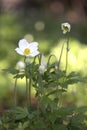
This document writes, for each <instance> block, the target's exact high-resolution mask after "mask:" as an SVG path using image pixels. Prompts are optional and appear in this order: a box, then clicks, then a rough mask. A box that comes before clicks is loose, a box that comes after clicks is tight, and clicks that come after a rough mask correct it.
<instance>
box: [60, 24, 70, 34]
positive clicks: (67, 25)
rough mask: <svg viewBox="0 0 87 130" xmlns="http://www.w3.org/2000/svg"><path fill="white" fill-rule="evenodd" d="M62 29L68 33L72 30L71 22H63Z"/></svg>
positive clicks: (64, 32)
mask: <svg viewBox="0 0 87 130" xmlns="http://www.w3.org/2000/svg"><path fill="white" fill-rule="evenodd" d="M61 29H62V30H63V34H66V33H67V32H70V29H71V25H70V24H69V23H62V24H61Z"/></svg>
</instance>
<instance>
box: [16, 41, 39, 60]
mask: <svg viewBox="0 0 87 130" xmlns="http://www.w3.org/2000/svg"><path fill="white" fill-rule="evenodd" d="M18 46H19V47H17V48H16V49H15V51H16V52H17V53H18V54H20V55H23V56H26V57H35V56H36V55H38V54H39V51H38V43H37V42H31V43H28V42H27V41H26V40H25V39H21V40H20V41H19V43H18Z"/></svg>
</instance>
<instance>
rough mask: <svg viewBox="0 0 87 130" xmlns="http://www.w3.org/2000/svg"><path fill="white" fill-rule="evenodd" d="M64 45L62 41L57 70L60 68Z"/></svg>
mask: <svg viewBox="0 0 87 130" xmlns="http://www.w3.org/2000/svg"><path fill="white" fill-rule="evenodd" d="M64 44H65V41H64V42H63V44H62V48H61V52H60V57H59V63H58V70H59V67H60V61H61V58H62V53H63V48H64Z"/></svg>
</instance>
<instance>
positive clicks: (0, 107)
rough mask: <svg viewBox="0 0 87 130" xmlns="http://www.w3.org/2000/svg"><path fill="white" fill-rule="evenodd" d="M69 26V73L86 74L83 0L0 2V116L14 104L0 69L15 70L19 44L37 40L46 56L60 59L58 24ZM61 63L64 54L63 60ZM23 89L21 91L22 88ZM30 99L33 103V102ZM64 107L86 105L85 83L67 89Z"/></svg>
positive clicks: (85, 6) (86, 23) (21, 83)
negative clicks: (22, 40) (67, 24)
mask: <svg viewBox="0 0 87 130" xmlns="http://www.w3.org/2000/svg"><path fill="white" fill-rule="evenodd" d="M63 22H69V23H70V24H71V27H72V29H71V32H70V52H69V65H68V70H69V71H71V70H73V71H74V70H75V71H80V72H81V73H82V75H85V76H86V75H87V71H86V70H87V57H86V56H87V2H86V0H80V1H79V0H0V114H1V113H2V112H3V111H4V109H6V108H8V107H11V106H12V105H13V104H14V102H13V90H14V79H13V77H12V76H11V75H8V74H6V73H3V72H2V69H4V68H8V67H16V63H17V62H18V61H19V60H23V58H22V57H21V56H19V55H18V54H16V53H15V50H14V49H15V48H16V47H17V46H18V41H19V40H20V39H22V38H26V39H27V40H28V41H29V42H32V41H37V42H38V43H39V50H40V51H41V52H43V53H44V55H45V56H48V55H49V54H51V53H53V54H55V55H56V56H59V54H60V49H61V45H62V41H63V40H64V36H63V34H62V31H61V23H63ZM62 64H64V55H63V58H62ZM21 88H22V89H21ZM18 95H19V99H18V100H19V104H21V105H22V103H23V101H24V100H23V99H25V86H24V80H23V81H21V80H19V82H18ZM34 100H35V99H33V103H34ZM63 103H64V105H71V104H72V103H74V104H76V105H78V106H81V105H87V84H78V85H73V86H69V90H68V93H67V94H65V95H64V100H63Z"/></svg>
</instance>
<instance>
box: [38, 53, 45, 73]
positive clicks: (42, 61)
mask: <svg viewBox="0 0 87 130" xmlns="http://www.w3.org/2000/svg"><path fill="white" fill-rule="evenodd" d="M46 68H47V63H46V61H45V59H44V55H42V57H41V65H40V66H39V69H38V70H39V72H40V74H44V72H45V70H46Z"/></svg>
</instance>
